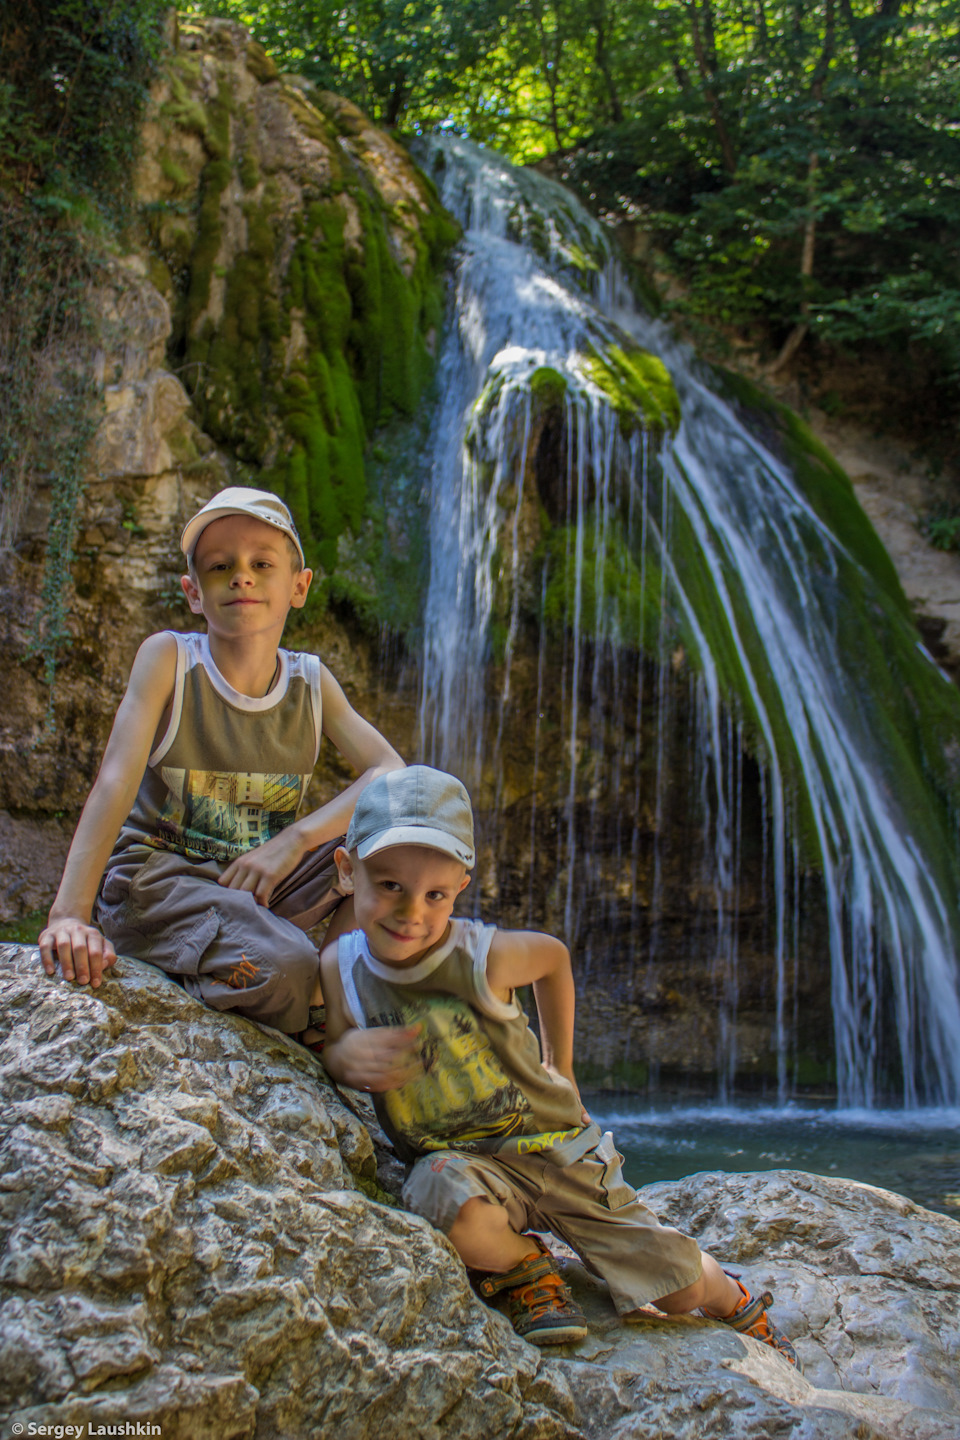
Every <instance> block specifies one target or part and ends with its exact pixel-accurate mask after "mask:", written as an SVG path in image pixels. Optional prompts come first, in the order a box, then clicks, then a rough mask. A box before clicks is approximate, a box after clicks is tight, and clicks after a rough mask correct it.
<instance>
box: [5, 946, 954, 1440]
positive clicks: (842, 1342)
mask: <svg viewBox="0 0 960 1440" xmlns="http://www.w3.org/2000/svg"><path fill="white" fill-rule="evenodd" d="M0 1014H2V1033H3V1035H4V1039H3V1043H2V1045H0V1094H2V1105H0V1127H2V1135H3V1142H2V1161H0V1227H2V1231H3V1241H4V1250H3V1258H2V1261H0V1305H2V1322H0V1375H2V1376H3V1390H2V1400H0V1421H2V1423H3V1425H4V1433H9V1426H10V1424H11V1423H12V1422H14V1421H15V1422H17V1423H19V1424H21V1425H24V1426H25V1427H26V1426H29V1425H31V1424H33V1425H34V1426H39V1425H54V1426H56V1425H59V1426H65V1425H68V1424H71V1425H80V1424H84V1423H87V1424H91V1425H92V1424H94V1423H96V1424H98V1425H103V1426H107V1425H119V1424H123V1423H124V1422H128V1423H131V1422H140V1423H148V1422H151V1423H153V1424H156V1425H160V1426H162V1430H163V1435H164V1437H165V1440H170V1437H171V1436H172V1437H182V1440H198V1437H207V1436H209V1437H217V1440H230V1437H234V1436H237V1437H239V1436H259V1437H268V1436H270V1437H272V1436H283V1437H299V1436H318V1437H331V1440H332V1437H337V1440H340V1437H357V1440H367V1437H370V1440H372V1437H377V1440H384V1437H386V1440H394V1437H395V1440H409V1437H431V1440H434V1437H440V1436H446V1437H474V1436H476V1437H478V1440H480V1437H483V1440H490V1437H501V1436H502V1437H516V1440H521V1437H522V1440H575V1437H588V1436H595V1435H596V1436H599V1435H603V1436H611V1437H615V1440H654V1437H662V1436H670V1437H672V1440H702V1437H708V1436H717V1437H719V1436H728V1437H729V1436H733V1437H749V1440H771V1437H773V1436H777V1437H780V1436H783V1437H787V1436H790V1437H797V1440H799V1437H805V1440H818V1437H824V1440H826V1437H829V1440H834V1437H836V1440H840V1437H850V1440H852V1437H858V1440H956V1436H957V1433H958V1419H957V1417H958V1414H960V1382H958V1378H957V1376H958V1366H957V1363H956V1360H957V1354H958V1347H960V1326H958V1316H957V1302H958V1292H960V1272H958V1261H957V1254H958V1241H960V1226H958V1225H957V1224H956V1222H954V1221H952V1220H949V1219H947V1218H945V1217H942V1216H936V1215H932V1214H930V1213H928V1212H925V1211H923V1210H921V1209H919V1208H918V1207H917V1206H914V1205H911V1204H910V1203H909V1202H907V1201H904V1200H901V1199H900V1198H899V1197H896V1196H891V1195H887V1194H885V1193H883V1192H879V1191H874V1190H870V1189H869V1188H868V1187H864V1186H857V1185H853V1184H848V1183H847V1182H843V1181H836V1180H830V1181H827V1180H823V1179H820V1178H819V1177H815V1176H807V1175H800V1174H795V1173H783V1172H775V1173H773V1174H769V1175H753V1176H721V1175H707V1176H703V1175H701V1176H692V1177H690V1178H689V1179H688V1180H685V1181H682V1182H679V1183H678V1184H675V1185H662V1186H653V1187H650V1189H649V1191H648V1192H647V1198H648V1199H649V1200H650V1201H651V1202H652V1203H654V1204H655V1205H656V1206H657V1207H658V1208H659V1210H660V1212H661V1214H663V1215H664V1217H665V1218H669V1219H670V1220H673V1221H675V1222H676V1223H678V1224H682V1225H683V1226H684V1227H685V1228H687V1229H689V1230H692V1231H693V1233H694V1234H696V1235H697V1236H698V1238H699V1239H700V1240H701V1243H703V1244H704V1245H709V1246H710V1248H711V1249H712V1250H713V1251H714V1253H715V1254H717V1255H718V1257H719V1258H721V1259H722V1260H723V1261H724V1262H725V1263H730V1264H734V1265H735V1266H736V1267H737V1268H742V1270H743V1273H744V1275H745V1277H746V1278H747V1279H748V1280H749V1281H750V1282H751V1283H760V1284H763V1283H767V1282H768V1281H769V1282H771V1283H772V1284H774V1285H775V1286H776V1289H777V1291H778V1302H779V1303H778V1311H779V1314H780V1317H781V1318H782V1319H783V1321H784V1324H785V1326H786V1328H787V1329H788V1330H789V1331H790V1332H791V1333H793V1334H794V1335H795V1336H796V1338H797V1340H798V1348H799V1349H800V1350H801V1353H802V1354H803V1356H804V1358H805V1361H806V1363H807V1365H808V1378H807V1379H803V1378H801V1377H799V1376H798V1375H796V1374H795V1373H794V1372H793V1370H792V1369H791V1368H790V1367H789V1366H788V1365H786V1363H785V1362H784V1361H782V1360H781V1359H779V1358H778V1357H777V1356H775V1355H774V1354H773V1353H772V1352H771V1351H769V1350H767V1349H766V1348H765V1347H763V1346H761V1345H759V1344H757V1343H756V1342H754V1341H750V1340H744V1339H742V1338H741V1337H739V1336H737V1335H736V1334H734V1333H733V1332H732V1331H729V1330H726V1329H724V1328H723V1327H721V1326H719V1325H716V1324H712V1323H710V1322H708V1321H706V1320H700V1319H693V1318H691V1319H686V1320H680V1321H676V1320H674V1321H669V1320H667V1319H665V1318H664V1317H660V1316H658V1315H657V1314H656V1312H653V1311H651V1312H650V1314H649V1316H648V1317H647V1318H645V1319H644V1320H642V1321H641V1323H640V1324H638V1325H632V1326H624V1325H621V1324H620V1323H619V1321H618V1320H617V1318H616V1316H615V1314H614V1312H613V1309H612V1307H611V1304H610V1301H609V1297H608V1295H607V1293H606V1291H605V1289H604V1287H603V1286H602V1285H601V1284H600V1283H599V1282H597V1281H596V1280H594V1279H592V1278H591V1277H590V1276H588V1275H587V1274H586V1272H585V1271H584V1270H583V1268H582V1266H580V1264H579V1263H578V1262H577V1261H576V1260H574V1259H573V1258H568V1259H567V1260H566V1262H565V1263H566V1268H567V1272H568V1275H569V1278H570V1280H571V1282H572V1284H573V1285H574V1288H575V1290H576V1291H577V1294H578V1296H579V1297H580V1299H581V1301H582V1303H583V1304H584V1306H585V1308H586V1310H587V1313H588V1318H589V1322H590V1335H589V1338H588V1339H587V1340H586V1341H585V1342H584V1343H583V1344H582V1345H580V1346H569V1347H563V1348H562V1349H560V1350H559V1351H557V1352H556V1353H553V1354H548V1355H544V1354H541V1353H540V1352H538V1351H536V1350H534V1349H533V1348H532V1347H530V1346H528V1345H526V1344H525V1343H524V1342H522V1341H520V1340H518V1339H517V1338H516V1337H515V1336H514V1335H513V1332H512V1330H511V1329H510V1327H509V1325H508V1323H507V1322H506V1320H505V1319H504V1318H503V1317H502V1316H500V1315H499V1314H497V1313H496V1312H494V1311H492V1310H489V1309H487V1308H486V1307H485V1306H484V1305H483V1304H481V1303H480V1301H479V1300H477V1298H476V1297H475V1296H474V1294H473V1292H472V1290H471V1288H470V1286H469V1284H468V1281H467V1277H466V1274H465V1272H464V1270H463V1267H462V1266H461V1264H460V1262H459V1261H458V1259H457V1258H456V1256H455V1255H454V1254H453V1252H452V1251H451V1249H450V1247H449V1245H448V1244H447V1243H446V1241H445V1240H444V1239H443V1238H442V1237H441V1236H440V1235H438V1234H437V1233H436V1232H435V1231H434V1230H432V1229H431V1227H429V1226H428V1225H426V1224H425V1223H424V1222H423V1221H421V1220H418V1219H416V1218H415V1217H413V1216H410V1215H408V1214H406V1213H405V1212H403V1211H402V1210H401V1209H400V1208H398V1207H397V1205H396V1203H395V1201H394V1200H393V1198H392V1196H391V1195H390V1193H389V1192H388V1191H386V1190H384V1189H382V1188H381V1182H382V1181H383V1180H384V1179H386V1178H387V1175H386V1174H385V1172H384V1170H383V1169H381V1172H380V1177H379V1179H378V1177H377V1170H376V1158H377V1157H376V1152H375V1149H374V1147H373V1144H372V1142H371V1138H370V1135H369V1133H368V1131H367V1129H366V1128H365V1127H364V1126H363V1125H362V1124H361V1123H360V1122H359V1120H358V1119H357V1117H356V1115H355V1114H354V1113H353V1112H352V1111H351V1109H350V1108H348V1106H347V1105H346V1104H345V1103H344V1099H343V1097H341V1096H339V1095H338V1094H337V1092H336V1091H335V1090H334V1089H333V1088H332V1087H331V1085H330V1083H329V1081H328V1080H327V1079H326V1077H325V1075H324V1073H323V1071H322V1067H321V1066H320V1065H319V1063H318V1062H317V1061H315V1060H314V1059H313V1057H311V1056H309V1055H307V1054H306V1053H305V1052H301V1051H300V1050H299V1049H297V1047H295V1046H292V1045H290V1044H288V1043H287V1042H286V1041H285V1040H284V1039H283V1038H282V1037H279V1036H277V1035H275V1034H273V1033H270V1032H265V1031H263V1030H261V1029H259V1028H258V1027H257V1026H255V1025H253V1024H252V1023H250V1022H249V1021H245V1020H242V1019H239V1018H237V1017H231V1016H229V1015H217V1014H214V1013H213V1012H211V1011H208V1010H205V1009H204V1008H203V1007H202V1006H200V1005H199V1004H197V1003H196V1002H195V1001H193V1000H191V999H190V998H189V997H187V996H186V995H185V993H184V992H183V991H182V990H181V989H180V988H179V987H178V986H176V985H175V984H173V983H172V982H170V981H168V980H167V979H166V978H165V977H163V976H161V975H160V974H159V973H158V972H157V971H155V970H152V969H151V967H149V966H146V965H142V964H139V963H137V962H134V961H130V960H123V961H121V963H120V965H119V966H118V968H117V970H116V971H114V972H113V973H112V974H111V976H110V978H109V979H108V980H107V981H106V982H105V983H104V985H103V986H102V987H101V988H100V989H99V990H98V991H96V992H94V991H92V990H89V989H83V990H81V989H76V988H73V987H68V986H65V985H63V984H60V983H58V982H56V981H52V980H48V979H47V978H46V976H44V975H43V973H42V971H41V970H40V968H39V966H38V964H37V961H36V959H35V956H34V953H33V952H32V951H31V950H28V949H21V948H19V947H8V948H7V949H6V950H5V951H4V952H3V954H2V958H0ZM347 1098H348V1099H349V1097H347ZM558 1248H559V1247H558ZM34 1433H39V1432H37V1431H34Z"/></svg>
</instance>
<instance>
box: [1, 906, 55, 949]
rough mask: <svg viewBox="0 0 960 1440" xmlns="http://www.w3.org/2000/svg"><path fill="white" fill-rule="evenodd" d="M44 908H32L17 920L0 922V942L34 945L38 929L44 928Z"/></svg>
mask: <svg viewBox="0 0 960 1440" xmlns="http://www.w3.org/2000/svg"><path fill="white" fill-rule="evenodd" d="M46 924H47V912H46V910H34V911H33V912H32V913H31V914H30V915H23V916H21V918H20V919H19V920H5V921H4V922H3V923H2V924H0V944H7V945H36V943H37V939H38V937H39V935H40V931H41V930H44V929H46Z"/></svg>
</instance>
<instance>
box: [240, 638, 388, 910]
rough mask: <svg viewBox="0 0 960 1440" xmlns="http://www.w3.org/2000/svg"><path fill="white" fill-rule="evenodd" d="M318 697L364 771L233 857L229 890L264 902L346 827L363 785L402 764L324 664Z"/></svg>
mask: <svg viewBox="0 0 960 1440" xmlns="http://www.w3.org/2000/svg"><path fill="white" fill-rule="evenodd" d="M320 699H321V704H322V709H323V733H324V735H326V736H327V738H328V739H329V740H331V741H332V742H333V744H334V745H335V746H336V747H337V749H338V750H339V751H340V754H341V755H342V756H343V758H344V760H346V762H347V764H348V765H350V766H352V767H353V769H354V770H357V771H359V772H360V774H359V776H358V778H357V779H356V780H354V782H353V784H352V785H348V786H347V788H346V790H342V791H341V792H340V794H339V795H337V796H335V797H334V799H333V800H330V801H328V802H327V804H326V805H321V806H320V808H319V810H313V811H312V812H311V813H310V814H309V815H304V816H302V818H301V819H299V820H296V821H294V823H293V824H292V825H288V826H287V828H286V829H285V830H284V831H283V832H282V833H281V834H280V835H275V836H274V838H273V839H272V840H268V841H267V842H266V843H265V844H264V845H258V846H256V848H255V849H253V850H249V851H247V853H246V854H245V855H241V856H240V857H239V858H238V859H236V860H234V861H233V863H232V864H231V865H229V866H228V867H227V869H226V870H225V871H224V872H223V874H222V875H221V877H220V884H221V885H226V886H228V887H229V888H230V889H231V890H251V891H252V892H253V895H254V898H255V899H256V900H257V901H258V902H259V904H261V905H269V903H270V897H271V895H272V894H273V892H274V890H275V889H276V887H277V886H278V885H279V884H280V881H281V880H285V879H286V877H287V876H288V875H289V874H290V872H291V871H292V870H294V869H296V867H297V866H298V865H299V863H300V861H301V860H302V859H303V857H304V855H306V853H307V851H308V850H316V849H317V847H318V846H319V845H322V844H323V843H324V841H326V840H335V839H336V837H337V836H338V835H343V834H344V833H345V832H346V829H347V826H348V825H349V824H350V817H351V816H352V814H353V807H354V806H355V805H356V803H357V797H358V796H359V794H360V791H361V790H362V789H363V788H364V786H366V785H369V783H370V781H371V780H373V779H375V778H376V776H377V775H384V774H386V772H387V771H388V770H402V769H403V766H404V762H403V760H401V758H400V756H399V755H398V754H397V752H396V750H394V748H393V746H392V745H391V744H389V743H388V741H386V740H385V739H384V738H383V736H382V735H381V734H380V731H379V730H377V729H375V728H374V726H372V725H371V724H370V722H369V720H364V718H363V716H362V715H358V714H357V712H356V710H354V708H353V706H352V705H351V704H350V702H349V700H348V699H347V697H346V695H344V693H343V691H342V689H341V688H340V686H339V685H338V684H337V682H336V680H334V678H333V676H332V675H331V674H330V671H329V670H328V669H327V667H326V666H325V665H321V666H320Z"/></svg>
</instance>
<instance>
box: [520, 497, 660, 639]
mask: <svg viewBox="0 0 960 1440" xmlns="http://www.w3.org/2000/svg"><path fill="white" fill-rule="evenodd" d="M582 542H583V561H582V566H581V571H580V626H581V630H582V632H583V633H584V634H586V635H594V634H596V633H597V627H598V623H599V621H600V618H601V616H603V622H604V634H605V635H606V637H607V638H608V639H609V640H610V641H611V642H612V643H614V644H617V645H622V646H627V647H629V648H631V649H634V650H636V649H642V648H647V647H650V646H651V644H653V643H655V640H656V637H657V636H658V634H659V628H660V598H661V575H660V569H659V566H657V565H655V564H652V563H651V562H650V560H649V559H648V560H647V563H646V565H645V566H644V567H643V570H642V571H641V568H640V566H639V565H638V564H637V561H636V558H635V557H634V555H633V554H632V553H631V550H630V547H629V545H628V543H627V540H626V537H625V534H624V531H623V527H622V525H621V523H620V521H619V520H614V522H613V523H612V524H608V525H607V527H606V534H605V535H604V534H603V531H602V530H601V529H600V527H598V525H597V523H596V520H595V519H593V518H592V517H588V518H587V520H586V522H585V524H584V527H583V537H582ZM535 560H536V561H537V562H538V564H537V568H540V566H542V565H543V564H544V563H546V566H547V584H546V591H545V594H544V600H543V609H542V612H541V615H540V617H539V618H540V622H541V624H542V625H543V626H544V628H545V629H547V630H548V631H550V632H553V633H557V632H558V631H560V630H562V629H571V628H572V627H573V623H574V616H575V597H576V584H577V582H576V532H575V528H574V527H573V526H569V525H560V526H557V527H556V528H555V529H551V530H550V532H549V534H548V535H547V537H546V539H545V540H544V541H543V542H542V544H541V546H540V548H539V550H538V553H537V555H536V557H535Z"/></svg>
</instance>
